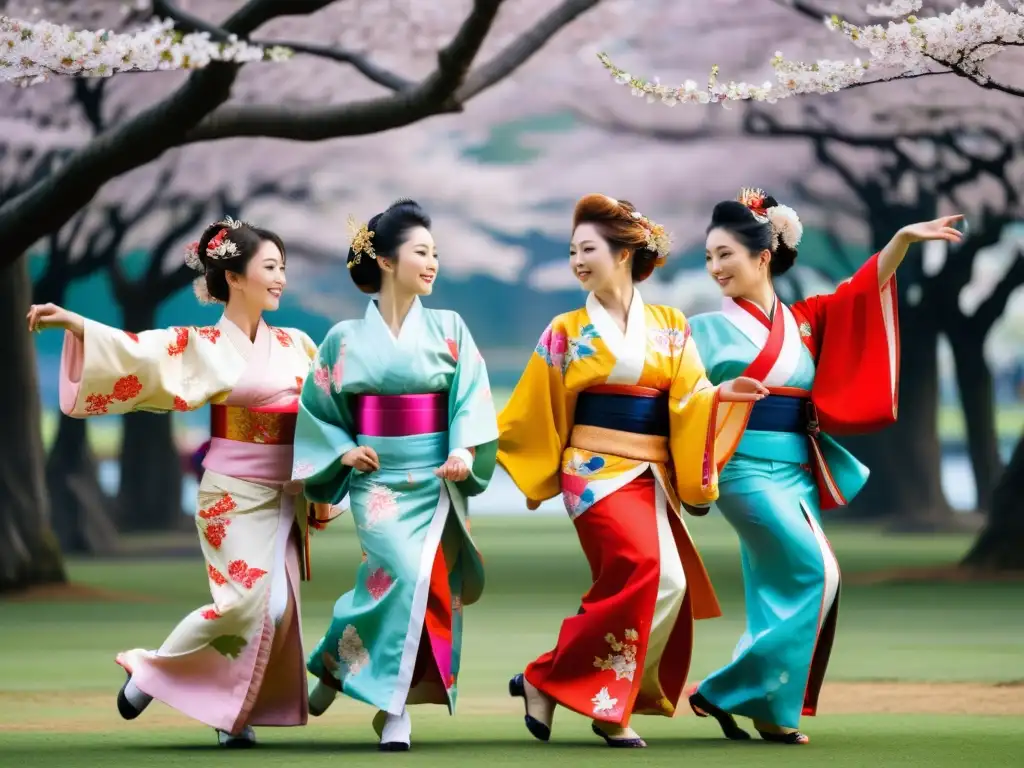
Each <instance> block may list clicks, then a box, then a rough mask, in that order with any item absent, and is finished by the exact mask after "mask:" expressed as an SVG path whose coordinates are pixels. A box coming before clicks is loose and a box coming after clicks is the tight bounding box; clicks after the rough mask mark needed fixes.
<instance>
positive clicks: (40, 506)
mask: <svg viewBox="0 0 1024 768" xmlns="http://www.w3.org/2000/svg"><path fill="white" fill-rule="evenodd" d="M31 297H32V285H31V282H30V281H29V276H28V264H27V262H26V261H25V260H24V259H22V260H20V261H18V262H16V263H15V264H13V265H9V266H5V267H2V268H0V328H3V329H4V332H3V333H0V359H2V360H4V362H5V366H6V371H5V373H4V375H3V376H0V423H2V424H3V425H4V439H3V441H2V443H0V592H10V591H14V590H19V589H25V588H27V587H31V586H37V585H43V584H55V583H63V582H65V581H67V577H66V575H65V572H64V562H63V559H62V557H61V552H60V546H59V545H58V543H57V538H56V537H55V536H54V534H53V530H52V528H51V527H50V507H49V501H48V499H47V496H46V479H45V476H44V469H43V461H44V458H43V441H42V435H41V433H40V429H39V424H40V417H41V412H40V405H39V388H38V382H37V377H36V355H35V347H34V345H33V343H32V337H31V335H30V334H29V333H28V332H27V330H26V329H25V315H26V313H27V312H28V307H29V303H30V301H31Z"/></svg>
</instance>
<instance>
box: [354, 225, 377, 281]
mask: <svg viewBox="0 0 1024 768" xmlns="http://www.w3.org/2000/svg"><path fill="white" fill-rule="evenodd" d="M348 231H349V234H350V235H351V236H352V252H353V253H354V254H355V256H354V257H353V258H352V260H351V261H349V263H348V268H349V269H352V267H354V266H355V265H356V264H358V263H359V261H360V260H361V259H362V257H363V256H366V257H367V258H370V259H376V258H377V254H376V253H374V250H373V234H374V233H373V232H372V231H371V230H370V228H369V226H367V225H366V224H365V223H360V222H359V221H358V220H356V218H355V217H354V216H349V217H348Z"/></svg>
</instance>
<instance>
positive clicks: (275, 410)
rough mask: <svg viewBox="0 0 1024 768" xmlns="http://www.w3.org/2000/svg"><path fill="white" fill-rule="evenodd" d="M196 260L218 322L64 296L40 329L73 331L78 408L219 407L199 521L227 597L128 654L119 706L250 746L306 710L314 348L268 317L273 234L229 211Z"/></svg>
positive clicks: (70, 382) (280, 280) (34, 316)
mask: <svg viewBox="0 0 1024 768" xmlns="http://www.w3.org/2000/svg"><path fill="white" fill-rule="evenodd" d="M187 261H188V263H189V265H190V266H191V267H192V268H193V269H195V270H196V271H198V272H199V273H200V277H198V278H197V280H196V282H195V288H196V294H197V296H198V297H199V298H200V300H201V301H204V302H210V301H213V302H218V303H222V304H224V314H223V316H222V317H221V319H220V321H219V322H218V323H217V324H216V325H214V326H209V327H202V328H197V327H175V328H168V329H165V330H154V331H145V332H143V333H138V334H135V333H128V332H125V331H120V330H117V329H115V328H110V327H108V326H105V325H102V324H100V323H97V322H95V321H93V320H89V319H87V318H84V317H82V316H81V315H77V314H75V313H73V312H69V311H68V310H66V309H64V308H62V307H58V306H55V305H53V304H44V305H36V306H33V307H32V308H31V309H30V310H29V313H28V326H29V329H30V330H37V329H42V328H50V327H53V328H63V329H65V336H64V350H63V354H62V356H61V378H60V407H61V410H62V411H63V412H64V413H65V414H67V415H68V416H74V417H77V418H84V417H87V416H99V415H101V414H124V413H129V412H132V411H153V412H171V411H191V410H195V409H197V408H201V407H202V406H204V405H206V404H208V403H209V404H211V422H212V429H211V433H212V439H211V442H210V446H209V449H208V452H207V453H206V455H205V458H204V459H203V468H204V469H205V471H204V472H203V473H202V479H201V482H200V485H199V498H198V505H197V506H198V509H197V514H196V518H195V520H196V525H197V527H198V529H199V543H200V546H201V548H202V552H203V556H204V558H205V560H206V571H207V575H208V577H209V582H210V592H211V595H212V598H213V602H212V603H211V604H209V605H205V606H203V607H202V608H198V609H196V610H195V611H193V612H192V613H190V614H189V615H188V616H186V617H185V618H184V619H182V621H181V622H180V623H179V624H178V626H177V627H175V629H174V631H173V632H171V634H170V636H169V637H168V638H167V639H166V640H165V641H164V643H163V645H161V646H160V648H159V649H157V650H155V651H151V650H144V649H141V648H136V649H133V650H130V651H125V652H124V653H121V654H118V656H117V663H118V664H119V665H120V666H121V667H122V668H124V670H125V671H126V672H127V674H128V679H127V681H126V682H125V684H124V686H123V687H122V688H121V691H120V693H119V694H118V698H117V707H118V711H119V712H120V713H121V716H122V717H124V718H125V719H126V720H132V719H134V718H136V717H138V716H139V714H141V712H142V711H143V710H144V709H145V708H146V707H147V706H148V705H149V703H150V702H151V701H152V700H153V699H157V700H159V701H162V702H164V703H165V704H167V705H169V706H171V707H173V708H175V709H177V710H178V711H180V712H182V713H184V714H185V715H188V716H189V717H192V718H194V719H196V720H199V721H200V722H203V723H205V724H207V725H209V726H211V727H213V728H215V729H216V730H217V734H218V740H219V743H220V744H222V745H224V746H229V747H239V746H241V747H244V746H251V745H252V744H254V743H255V740H256V738H255V735H254V733H253V728H252V726H254V725H274V726H292V725H304V724H305V723H306V720H307V688H306V673H305V670H304V668H303V658H302V657H303V654H302V646H301V637H300V634H299V586H298V582H299V580H300V578H308V577H309V569H308V562H309V561H308V544H309V538H308V524H309V521H308V519H307V503H306V501H305V499H304V498H303V497H302V496H301V495H299V494H296V492H295V490H294V488H292V487H291V484H290V483H289V480H290V477H291V464H292V438H293V434H294V431H295V418H296V411H297V401H298V396H299V391H300V387H301V385H302V382H303V381H304V380H305V377H306V374H307V372H308V371H309V367H310V363H311V360H312V358H313V355H314V354H315V352H316V346H315V345H314V344H313V342H312V341H311V340H310V338H309V337H308V336H307V335H306V334H305V333H303V332H302V331H298V330H294V329H289V328H273V327H271V326H269V325H267V324H266V322H265V321H264V320H263V313H264V312H265V311H272V310H275V309H277V307H278V305H279V303H280V300H281V294H282V292H283V291H284V288H285V282H286V281H285V249H284V244H283V243H282V242H281V239H280V238H279V237H278V236H277V235H275V234H274V233H273V232H269V231H267V230H265V229H260V228H259V227H254V226H251V225H249V224H245V223H242V222H238V221H234V220H232V219H230V218H228V219H226V220H224V221H221V222H218V223H216V224H213V225H211V226H210V227H208V228H207V229H206V231H205V232H204V233H203V236H202V237H201V238H200V239H199V242H198V243H194V244H193V245H192V246H191V247H190V249H189V254H188V257H187ZM320 512H322V513H323V514H321V515H320V517H321V518H322V519H323V520H327V519H328V518H329V517H330V515H329V513H327V512H325V511H324V510H322V509H321V510H320ZM138 514H145V510H139V511H138Z"/></svg>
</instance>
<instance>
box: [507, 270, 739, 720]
mask: <svg viewBox="0 0 1024 768" xmlns="http://www.w3.org/2000/svg"><path fill="white" fill-rule="evenodd" d="M734 410H736V409H731V408H730V407H729V405H728V404H727V403H720V401H719V397H718V390H717V388H716V387H713V386H712V385H711V384H710V383H709V382H708V380H707V378H706V377H705V373H704V367H703V365H702V364H701V360H700V356H699V355H698V353H697V349H696V347H695V345H694V344H693V343H692V341H691V339H690V331H689V326H688V324H687V321H686V318H685V317H684V316H683V314H682V313H681V312H680V311H679V310H677V309H674V308H671V307H664V306H652V305H645V304H644V302H643V299H642V298H641V296H640V292H639V290H636V289H634V294H633V300H632V302H631V305H630V309H629V316H628V319H627V323H626V331H625V333H623V332H622V331H620V329H619V327H618V326H617V325H616V323H615V321H614V320H613V319H612V317H611V316H610V315H609V314H608V312H607V311H606V310H605V309H604V307H602V306H601V304H600V302H598V301H597V299H596V298H595V297H594V296H593V295H592V294H591V295H590V296H589V297H588V299H587V303H586V306H585V307H583V308H581V309H578V310H575V311H573V312H568V313H566V314H563V315H559V316H558V317H556V318H555V319H554V320H553V321H552V322H551V324H550V325H549V326H548V328H547V329H546V330H545V331H544V333H543V335H542V336H541V339H540V342H539V343H538V345H537V348H536V350H535V351H534V354H533V355H532V356H531V358H530V361H529V363H528V364H527V367H526V370H525V372H524V373H523V376H522V378H521V379H520V381H519V384H518V385H517V386H516V389H515V391H514V392H513V394H512V397H511V399H510V400H509V402H508V404H507V406H506V407H505V409H504V410H503V411H502V413H501V415H500V416H499V428H500V430H501V436H500V438H499V451H498V461H499V462H500V464H501V465H502V466H503V467H504V468H505V469H506V470H507V471H508V473H509V474H510V475H511V477H512V479H513V480H514V481H515V483H516V485H517V486H518V487H519V489H520V490H521V491H522V492H523V493H524V494H525V495H526V496H527V498H529V499H532V500H535V501H543V500H545V499H549V498H551V497H553V496H555V495H556V494H558V493H561V495H562V499H563V501H564V503H565V508H566V511H567V512H568V514H569V516H570V517H571V518H572V520H573V522H574V524H575V527H576V530H577V534H578V535H579V538H580V543H581V544H582V546H583V550H584V552H585V554H586V556H587V560H588V561H589V563H590V567H591V571H592V575H593V579H594V584H593V586H592V588H591V589H590V591H589V592H588V593H587V594H586V595H585V596H584V597H583V603H582V608H581V609H580V612H579V613H578V614H577V615H575V616H572V617H570V618H568V619H566V620H565V622H564V623H563V624H562V629H561V632H560V633H559V636H558V642H557V646H556V648H555V650H554V651H552V652H550V653H547V654H545V655H544V656H541V657H540V658H539V659H537V660H536V661H534V662H532V663H531V664H530V665H529V666H528V667H527V668H526V671H525V677H526V679H527V680H528V681H529V682H530V683H531V684H533V685H534V686H535V687H537V688H538V689H540V690H541V691H543V692H544V693H546V694H548V695H549V696H551V697H552V698H553V699H555V700H556V701H558V702H559V703H561V704H562V705H563V706H566V707H568V708H570V709H573V710H575V711H577V712H579V713H581V714H585V715H588V716H590V717H592V718H594V719H596V720H603V721H607V722H610V723H616V724H620V725H623V726H624V725H626V724H627V723H628V721H629V717H630V715H631V714H633V713H641V714H659V715H666V716H671V715H672V714H673V713H674V712H675V709H676V705H677V703H678V700H679V697H680V696H681V694H682V690H683V687H684V684H685V681H686V675H687V672H688V671H689V664H690V654H691V649H692V638H693V619H695V618H696V619H705V618H713V617H716V616H719V615H721V610H720V608H719V604H718V600H717V597H716V596H715V592H714V589H713V588H712V586H711V581H710V579H709V578H708V575H707V572H706V570H705V569H704V565H703V562H702V561H701V558H700V555H699V554H698V552H697V548H696V547H695V546H694V543H693V540H692V539H691V537H690V535H689V533H688V531H687V529H686V525H685V524H684V523H683V520H682V517H681V515H680V509H681V507H682V506H683V505H685V506H686V507H687V508H688V509H690V511H692V512H695V513H696V514H703V511H702V510H706V508H707V507H709V506H710V504H711V503H712V502H714V501H715V500H716V499H717V496H718V472H719V470H720V469H721V467H722V466H723V465H724V464H725V462H726V461H727V460H728V458H729V456H730V455H731V454H732V451H733V450H734V449H735V444H736V442H738V439H739V436H740V434H741V433H742V428H743V421H744V418H743V416H744V415H745V414H743V413H741V412H740V411H738V410H736V412H735V414H734V413H733V411H734ZM680 502H682V505H681V503H680Z"/></svg>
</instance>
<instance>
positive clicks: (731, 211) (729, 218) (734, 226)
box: [707, 193, 803, 277]
mask: <svg viewBox="0 0 1024 768" xmlns="http://www.w3.org/2000/svg"><path fill="white" fill-rule="evenodd" d="M742 194H743V193H741V197H742ZM755 199H757V198H755ZM754 206H755V207H754V208H753V209H752V208H751V206H750V204H748V203H744V202H740V201H739V200H725V201H723V202H721V203H719V204H718V205H716V206H715V208H714V210H713V211H712V212H711V223H710V224H709V225H708V228H707V232H711V230H713V229H722V230H725V231H726V232H728V233H729V234H730V235H732V236H733V237H734V238H736V240H738V241H739V243H740V244H741V245H742V246H743V247H744V248H746V249H747V250H749V251H750V253H751V255H752V256H756V255H757V254H759V253H760V252H761V251H768V252H769V253H771V260H770V261H769V263H768V271H769V273H770V274H771V275H772V277H778V276H779V275H783V274H785V273H786V272H787V271H788V270H789V269H790V268H791V267H792V266H793V264H794V263H795V262H796V255H797V251H796V246H797V244H798V243H799V242H800V237H801V235H802V234H803V228H802V226H801V225H800V221H799V219H797V217H796V213H795V212H794V211H793V210H792V209H791V208H787V207H786V206H784V205H780V204H779V203H778V201H777V200H776V199H775V198H774V197H771V196H770V195H764V196H763V197H761V198H759V201H758V202H755V203H754Z"/></svg>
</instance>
